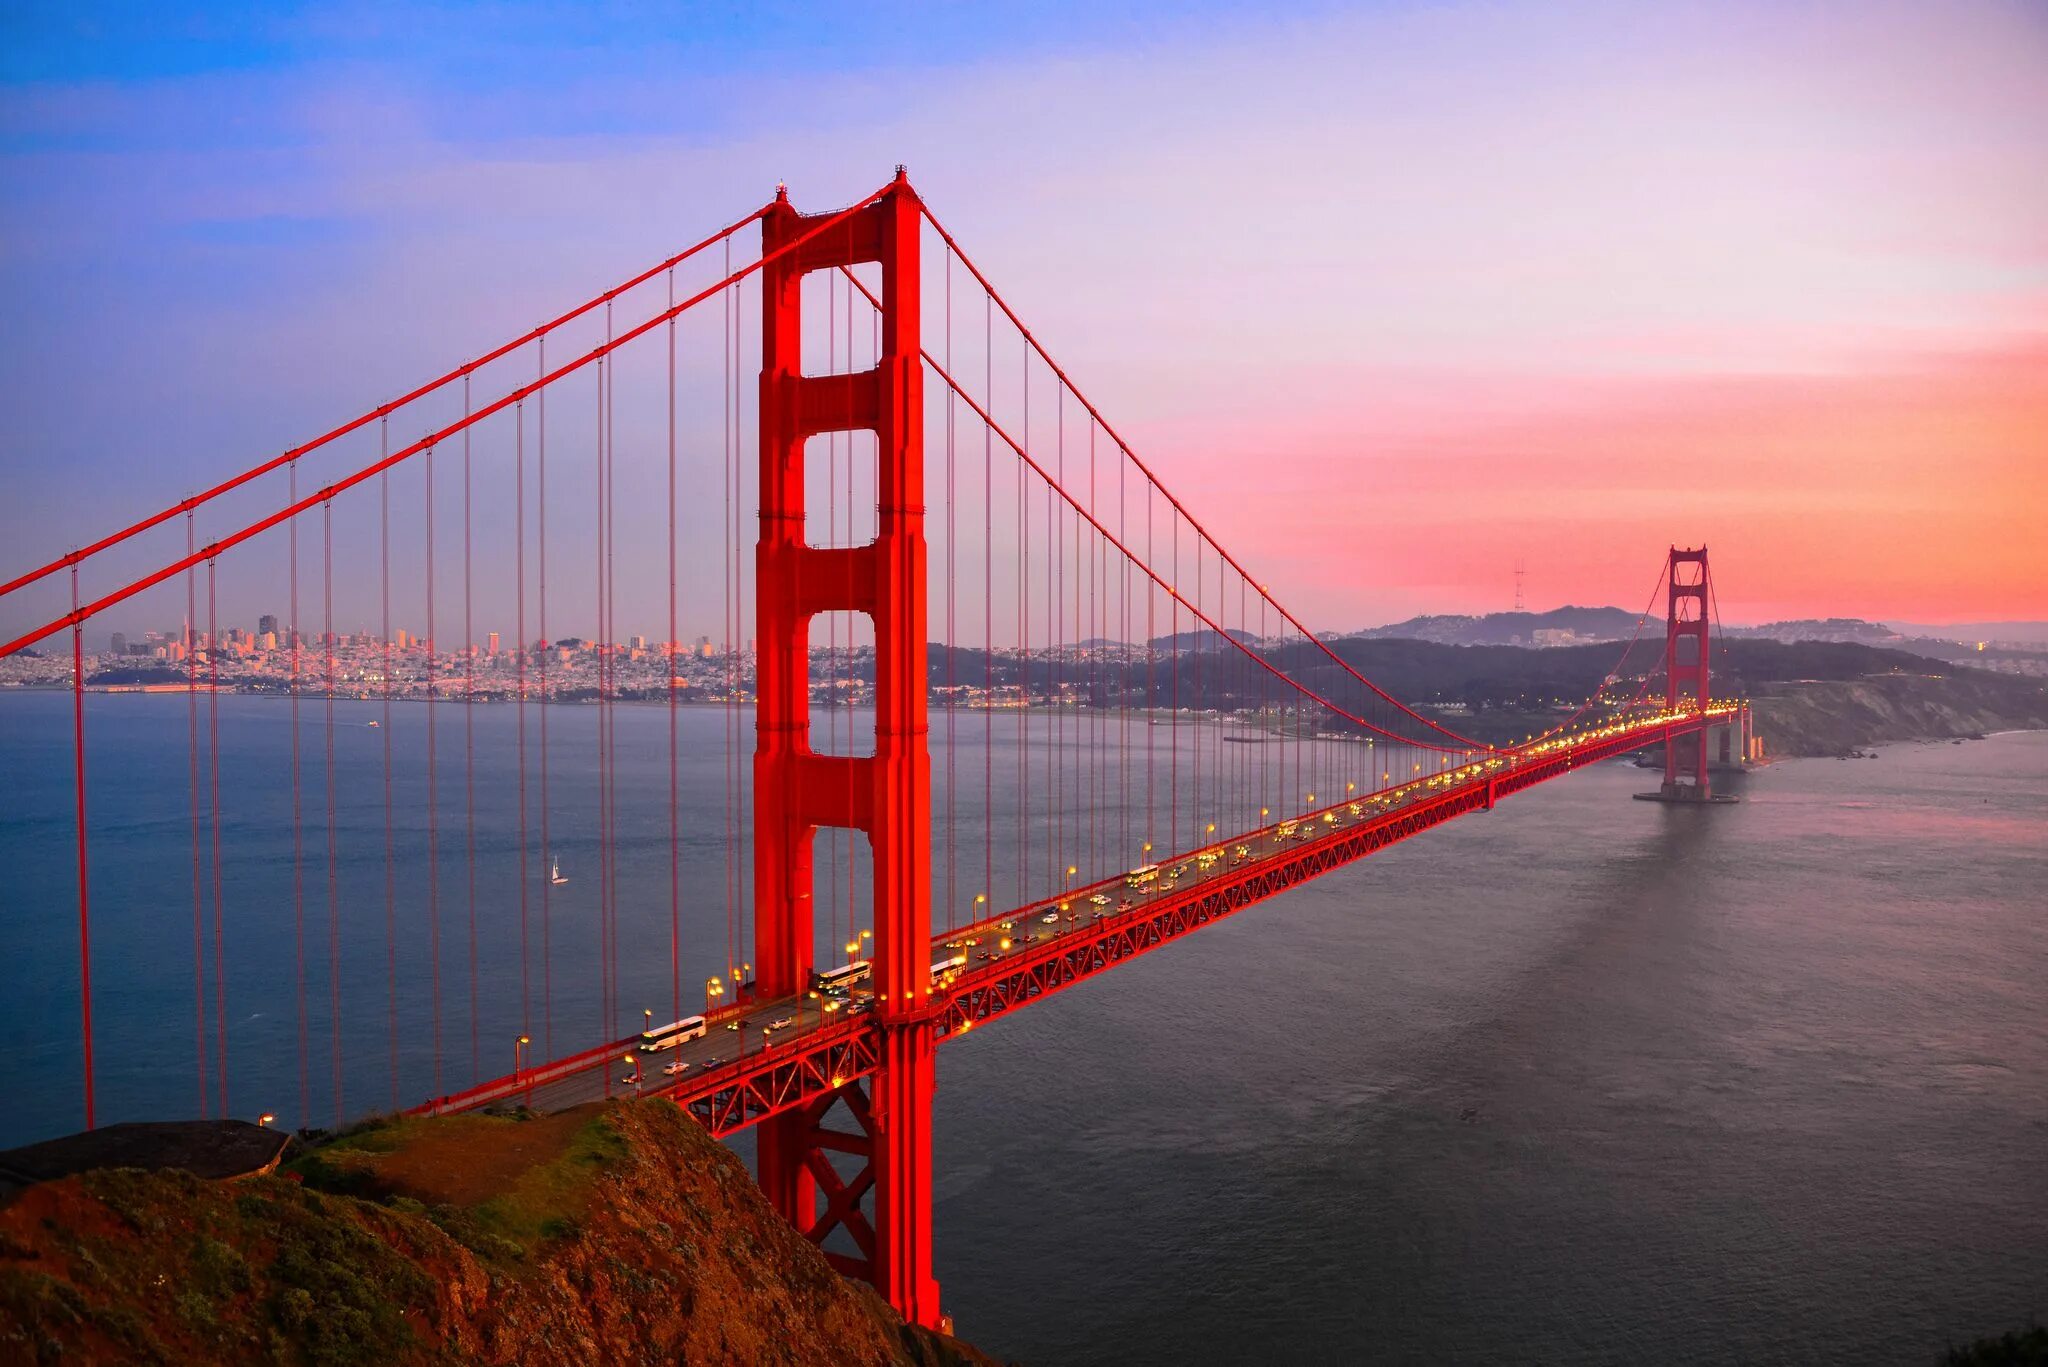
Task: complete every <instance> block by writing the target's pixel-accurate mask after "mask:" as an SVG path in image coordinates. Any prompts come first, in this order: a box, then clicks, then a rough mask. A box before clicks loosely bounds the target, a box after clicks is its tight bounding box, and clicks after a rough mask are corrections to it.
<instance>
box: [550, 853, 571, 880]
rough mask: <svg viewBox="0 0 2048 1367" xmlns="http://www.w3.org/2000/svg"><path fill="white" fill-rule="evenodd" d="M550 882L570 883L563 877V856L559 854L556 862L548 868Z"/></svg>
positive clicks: (555, 859)
mask: <svg viewBox="0 0 2048 1367" xmlns="http://www.w3.org/2000/svg"><path fill="white" fill-rule="evenodd" d="M548 881H549V882H550V883H566V882H568V881H569V880H568V879H566V878H564V877H563V876H562V856H560V855H559V854H558V855H556V856H555V858H554V862H553V863H552V864H550V865H549V866H548Z"/></svg>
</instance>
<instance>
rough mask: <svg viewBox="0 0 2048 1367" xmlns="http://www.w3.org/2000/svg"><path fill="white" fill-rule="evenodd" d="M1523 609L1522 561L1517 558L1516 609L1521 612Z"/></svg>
mask: <svg viewBox="0 0 2048 1367" xmlns="http://www.w3.org/2000/svg"><path fill="white" fill-rule="evenodd" d="M1522 610H1523V609H1522V562H1521V561H1520V560H1517V561H1515V611H1516V612H1521V611H1522Z"/></svg>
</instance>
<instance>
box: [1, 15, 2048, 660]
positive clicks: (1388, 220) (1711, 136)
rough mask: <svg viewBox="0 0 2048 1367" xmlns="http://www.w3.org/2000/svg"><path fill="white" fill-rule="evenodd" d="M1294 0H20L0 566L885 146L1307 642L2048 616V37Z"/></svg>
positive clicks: (2016, 20)
mask: <svg viewBox="0 0 2048 1367" xmlns="http://www.w3.org/2000/svg"><path fill="white" fill-rule="evenodd" d="M1270 8H1271V7H1269V6H1267V5H1250V4H1246V5H1236V4H1212V5H1206V6H1193V7H1190V6H1184V5H1166V4H1163V3H1162V4H1137V5H1116V4H1102V3H1072V4H1053V5H1008V4H997V5H962V6H952V7H947V8H945V9H942V10H938V11H935V12H933V13H926V12H924V10H923V9H922V8H921V7H915V6H907V5H894V4H886V3H885V4H876V5H866V6H858V7H852V6H848V7H822V6H821V7H817V9H816V10H815V11H814V10H813V9H812V8H811V7H806V6H800V5H789V4H779V5H778V4H766V5H735V6H725V5H719V6H704V7H697V9H696V11H695V12H694V13H691V14H685V12H684V7H661V8H657V7H654V6H641V5H635V4H606V5H596V6H585V5H579V4H569V3H560V4H512V5H507V6H501V7H494V8H493V9H492V10H491V11H489V13H488V16H484V15H479V14H474V13H471V12H470V11H468V10H466V9H464V8H460V7H454V6H435V5H419V4H404V5H399V4H394V5H360V6H358V5H341V6H288V7H273V6H267V5H249V6H225V5H222V6H201V7H198V17H196V18H183V19H172V18H169V17H166V15H165V14H163V13H161V12H160V11H159V7H155V6H146V5H140V4H138V5H133V6H91V5H88V6H83V7H76V8H74V7H52V8H51V9H50V10H49V11H48V12H47V13H44V14H34V13H29V12H26V11H24V10H23V9H22V8H21V7H15V8H14V9H13V10H12V11H11V12H10V14H9V15H8V16H7V17H5V18H0V81H4V85H0V155H4V157H5V170H4V172H0V176H4V181H0V184H4V195H0V290H4V297H5V298H6V299H7V301H8V310H7V312H8V316H9V326H8V327H7V329H6V330H5V332H4V333H0V404H4V406H5V411H6V413H7V415H8V421H7V423H6V428H5V431H4V433H0V465H4V467H5V471H6V478H5V481H4V487H5V493H4V494H0V575H5V574H8V573H12V572H13V571H16V570H19V569H21V568H25V567H26V566H27V565H28V564H29V563H31V562H35V561H40V560H41V559H43V558H45V557H46V556H48V555H50V554H55V553H59V552H61V551H63V550H64V549H66V548H67V547H68V546H70V545H71V544H73V543H75V542H76V541H78V540H80V539H83V538H85V537H87V536H90V535H93V534H96V533H98V532H100V531H102V530H105V529H106V528H107V527H109V526H111V525H113V524H114V523H115V522H116V521H117V520H122V519H125V518H127V517H132V516H135V515H139V514H141V513H143V512H146V511H150V510H153V509H154V508H155V507H157V506H160V505H162V504H163V503H166V502H169V501H171V500H172V499H175V498H177V497H179V496H180V495H182V494H183V493H185V492H187V491H188V490H189V489H190V488H191V487H193V486H194V485H195V484H197V483H199V482H201V481H202V480H204V479H207V478H209V477H218V476H220V475H222V474H224V473H226V472H227V471H229V470H230V469H233V468H236V467H239V466H242V465H246V464H250V463H253V462H254V461H256V460H258V459H261V458H263V457H264V456H266V455H268V454H270V453H272V452H274V451H276V450H277V449H279V448H281V447H283V446H286V445H289V444H291V443H293V442H294V441H297V440H301V439H303V438H304V437H306V436H308V435H310V434H312V433H314V432H317V431H319V430H322V429H323V428H324V427H326V426H327V425H330V424H331V423H332V422H334V421H336V420H339V419H340V418H343V417H346V416H349V415H352V414H353V413H354V412H356V411H359V410H360V409H362V408H365V407H367V406H369V405H370V404H373V403H375V402H376V401H378V400H379V399H380V398H383V397H385V396H387V395H388V394H390V393H393V392H396V391H398V390H400V389H402V388H404V387H405V386H406V385H407V384H408V383H410V382H412V381H414V380H415V379H417V378H419V377H421V376H424V375H426V374H429V373H434V372H438V370H440V369H442V368H445V367H446V366H448V365H450V364H452V363H454V362H456V361H459V360H460V359H462V358H463V357H464V356H467V355H472V354H475V353H476V352H478V351H480V350H481V349H483V348H484V347H485V346H488V345H490V344H492V343H494V342H496V341H498V340H500V339H502V338H503V337H505V336H508V335H510V334H512V333H515V332H518V331H521V330H523V329H524V328H526V327H528V326H530V325H531V324H532V322H533V321H534V320H535V319H537V318H539V317H541V316H543V315H545V314H547V313H548V312H550V311H552V310H554V309H557V308H559V307H561V306H563V305H565V304H566V303H570V302H574V301H575V300H578V299H581V298H582V297H584V296H585V295H587V294H588V293H590V292H591V291H593V290H594V289H597V288H600V287H602V286H603V285H604V284H605V283H606V282H608V281H610V280H613V279H616V278H619V277H621V276H623V275H625V274H627V273H629V272H630V271H632V270H635V269H637V268H639V267H641V266H643V265H645V264H648V263H650V262H652V261H654V260H658V259H660V258H661V257H662V256H663V255H665V254H666V253H668V252H669V251H671V250H673V249H674V247H675V246H676V245H677V244H679V243H681V242H683V241H686V240H688V239H690V238H694V237H696V236H699V235H701V234H702V233H703V232H704V231H708V230H709V229H710V228H712V227H714V226H716V225H717V224H719V223H722V222H725V221H728V220H730V219H732V218H734V217H737V216H738V215H739V214H741V213H744V212H745V211H746V210H747V209H749V208H751V207H752V206H754V205H755V204H758V203H759V202H760V201H761V200H762V199H763V198H764V197H765V196H766V194H767V193H768V192H770V191H771V190H772V187H773V186H774V184H775V183H776V181H778V180H786V181H787V182H788V183H789V185H790V186H791V189H792V193H793V194H794V195H795V196H796V197H797V198H798V200H799V201H800V202H801V203H804V204H807V205H816V206H827V205H833V204H838V203H842V202H845V201H847V200H849V199H852V198H854V197H856V196H858V195H859V194H861V193H863V192H865V191H866V190H868V189H871V188H872V187H873V186H874V185H876V184H878V183H879V182H880V181H881V180H883V179H885V178H886V176H887V175H888V173H889V170H890V168H891V167H892V166H893V165H894V164H895V163H897V162H905V163H907V164H908V165H909V167H910V171H911V174H912V176H913V177H914V179H915V181H916V183H917V185H918V187H919V189H920V190H921V192H922V193H923V194H924V195H925V197H926V198H927V200H928V201H930V202H931V203H932V204H933V205H934V206H935V207H936V208H937V209H938V211H939V212H940V213H941V214H942V216H944V217H945V218H946V220H947V221H948V224H949V226H951V227H952V228H953V229H954V231H955V232H956V233H957V234H958V235H959V236H960V238H961V239H962V240H963V241H964V242H966V243H968V244H970V246H971V249H972V250H973V251H974V253H975V255H976V257H977V259H978V260H979V261H980V262H981V263H982V264H984V265H985V266H986V267H987V268H988V269H989V270H990V272H991V273H992V274H993V275H994V276H995V278H996V279H997V281H998V282H999V283H1000V284H1001V285H1002V286H1003V287H1004V289H1005V291H1006V293H1007V294H1008V296H1009V297H1010V299H1011V300H1012V302H1013V303H1015V304H1016V305H1017V307H1018V309H1019V311H1020V312H1021V313H1022V314H1023V315H1024V316H1025V317H1026V318H1027V319H1028V320H1030V322H1031V324H1032V326H1033V328H1034V330H1035V331H1037V333H1038V334H1039V335H1040V336H1041V337H1043V338H1044V339H1045V340H1046V341H1047V342H1048V344H1049V345H1050V346H1051V347H1052V348H1053V349H1054V351H1055V354H1057V355H1059V356H1060V358H1061V359H1062V362H1063V363H1064V364H1065V365H1066V366H1067V368H1068V369H1069V370H1070V371H1072V372H1073V373H1074V374H1075V375H1076V376H1077V378H1079V379H1080V380H1081V381H1082V383H1083V384H1084V386H1085V387H1086V388H1087V389H1088V390H1089V392H1090V394H1091V396H1092V397H1094V398H1095V399H1096V401H1097V402H1098V403H1100V404H1101V405H1102V407H1103V408H1104V409H1105V411H1107V412H1108V413H1109V414H1111V415H1112V417H1113V418H1114V419H1115V420H1116V421H1117V422H1118V423H1119V425H1120V426H1121V427H1122V429H1123V431H1124V432H1125V434H1126V435H1127V436H1128V437H1130V438H1131V440H1132V442H1133V444H1134V445H1135V446H1136V447H1137V448H1138V450H1139V451H1140V452H1141V453H1143V454H1144V455H1145V456H1146V457H1147V459H1148V460H1149V461H1150V462H1151V463H1152V464H1153V465H1154V466H1155V468H1157V469H1158V470H1159V471H1160V472H1161V474H1162V476H1163V477H1164V478H1165V479H1166V480H1167V482H1168V483H1169V484H1170V485H1171V486H1172V487H1174V488H1175V490H1176V491H1177V492H1178V493H1179V494H1180V496H1181V497H1182V498H1183V500H1184V501H1185V502H1187V503H1188V504H1189V505H1190V506H1191V507H1192V508H1193V509H1194V510H1195V511H1196V513H1197V514H1198V515H1200V516H1201V517H1203V518H1204V520H1205V521H1206V522H1207V523H1208V524H1209V526H1210V527H1211V528H1212V529H1213V530H1214V531H1215V532H1216V533H1217V534H1218V536H1219V538H1220V539H1221V540H1222V541H1223V542H1224V543H1225V544H1226V545H1228V546H1230V547H1231V548H1232V549H1233V550H1234V551H1235V552H1236V553H1237V554H1238V555H1239V556H1240V557H1241V558H1242V559H1243V560H1245V561H1246V562H1247V563H1248V564H1249V565H1251V566H1252V567H1253V568H1254V569H1255V570H1256V571H1257V572H1258V573H1259V574H1260V575H1261V577H1263V578H1265V579H1267V580H1268V581H1269V582H1270V583H1271V584H1272V586H1273V588H1274V590H1275V591H1276V593H1278V594H1279V595H1280V596H1281V597H1282V598H1283V599H1284V600H1286V601H1289V602H1290V603H1291V604H1294V605H1296V607H1297V610H1298V611H1300V612H1301V613H1302V615H1303V616H1305V617H1306V618H1307V619H1308V620H1309V621H1310V622H1311V623H1313V624H1314V625H1317V626H1319V627H1324V628H1330V629H1348V628H1354V627H1359V626H1364V625H1370V624H1374V623H1378V622H1384V621H1389V620H1394V619H1397V618H1400V617H1403V616H1406V615H1409V614H1411V613H1414V612H1418V611H1488V610H1494V609H1501V608H1505V607H1507V606H1509V605H1510V604H1511V601H1512V598H1513V592H1514V585H1513V570H1514V566H1515V564H1516V562H1517V561H1520V562H1523V563H1525V564H1526V566H1527V579H1526V591H1527V595H1528V597H1529V599H1530V602H1531V604H1532V606H1537V607H1547V606H1553V605H1556V604H1560V603H1567V602H1575V603H1615V604H1620V605H1622V606H1627V607H1630V608H1633V607H1635V606H1636V605H1638V604H1639V603H1640V602H1641V600H1642V597H1643V595H1644V593H1645V592H1646V591H1647V589H1648V586H1649V576H1650V575H1651V573H1652V572H1653V571H1654V569H1655V565H1656V562H1657V559H1658V557H1659V556H1661V554H1662V551H1663V548H1664V547H1665V546H1666V545H1667V544H1669V543H1671V542H1674V541H1676V542H1680V543H1687V544H1697V543H1699V542H1705V543H1707V544H1708V545H1710V546H1711V547H1712V549H1713V552H1714V556H1715V563H1716V572H1717V576H1718V579H1719V586H1720V594H1721V605H1722V609H1723V612H1724V614H1725V616H1726V617H1727V618H1728V619H1730V620H1732V621H1744V622H1751V621H1763V620H1771V619H1775V618H1783V617H1790V616H1833V615H1839V616H1863V617H1870V618H1877V619H1891V620H1908V621H1919V622H1928V621H1979V620H1987V619H2019V618H2034V619H2039V618H2048V529H2044V523H2048V150H2044V149H2048V8H2044V7H2043V6H2041V5H2040V4H2038V3H2030V2H2029V0H2006V2H2004V3H1975V2H1974V0H1957V2H1956V3H1942V4H1888V3H1882V2H1880V3H1802V4H1785V3H1759V4H1743V3H1703V4H1697V5H1640V4H1621V3H1614V4H1593V3H1563V4H1557V3H1516V2H1514V0H1501V2H1499V3H1483V4H1482V3H1442V4H1422V3H1383V4H1370V5H1362V6H1339V5H1313V6H1305V7H1300V8H1298V9H1297V10H1296V11H1295V13H1294V17H1291V18H1287V19H1285V20H1275V19H1274V18H1272V17H1271V15H1270V13H1269V9H1270ZM81 14H83V15H85V16H87V17H84V18H81V17H79V16H80V15H81ZM1361 528H1370V529H1371V535H1370V536H1365V535H1362V534H1361Z"/></svg>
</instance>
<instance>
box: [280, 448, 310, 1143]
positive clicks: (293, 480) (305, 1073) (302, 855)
mask: <svg viewBox="0 0 2048 1367" xmlns="http://www.w3.org/2000/svg"><path fill="white" fill-rule="evenodd" d="M289 468H290V474H289V476H288V479H289V483H290V491H291V492H290V497H291V501H292V502H293V503H295V504H296V503H297V502H298V501H299V463H298V462H297V461H293V462H292V463H291V465H290V467H289ZM289 540H290V553H291V560H292V568H291V602H290V604H289V607H290V610H291V615H290V616H289V617H288V618H286V625H285V631H286V633H287V634H288V635H289V636H290V638H291V639H290V641H289V642H288V647H289V649H290V651H291V695H292V970H293V980H294V986H295V987H296V989H297V992H296V996H297V998H298V1008H299V1125H300V1127H301V1128H304V1127H305V1126H308V1125H311V1124H312V1123H313V1083H312V1077H311V1073H310V1069H309V1060H308V1054H307V1044H306V833H305V829H304V827H303V826H302V825H301V821H302V819H303V817H302V811H303V804H302V802H301V799H300V787H299V520H298V519H297V518H296V517H295V518H293V519H292V520H291V526H290V538H289Z"/></svg>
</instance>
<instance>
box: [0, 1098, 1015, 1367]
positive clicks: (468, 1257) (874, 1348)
mask: <svg viewBox="0 0 2048 1367" xmlns="http://www.w3.org/2000/svg"><path fill="white" fill-rule="evenodd" d="M0 1361H4V1362H9V1363H13V1362H24V1363H27V1362H35V1363H56V1362H63V1363H66V1364H75V1363H93V1362H107V1363H114V1362H120V1363H130V1362H138V1363H141V1362H147V1363H191V1364H201V1363H205V1364H213V1363H225V1362H235V1363H245V1362H246V1363H280V1364H284V1363H292V1364H297V1363H304V1364H319V1365H320V1367H328V1365H329V1364H332V1365H333V1367H344V1365H345V1364H358V1363H360V1364H366V1365H367V1364H414V1363H419V1364H425V1363H456V1362H475V1363H521V1364H528V1365H529V1367H549V1365H550V1364H565V1365H566V1364H571V1363H575V1364H586V1363H605V1364H620V1365H622V1367H623V1365H624V1364H639V1363H662V1364H670V1363H687V1364H711V1363H735V1364H737V1363H762V1364H792V1365H794V1364H817V1365H818V1367H828V1364H829V1367H842V1365H843V1364H877V1367H880V1365H881V1364H914V1365H915V1367H950V1365H952V1364H960V1365H961V1367H980V1365H981V1364H992V1363H993V1361H994V1360H993V1359H990V1358H987V1357H985V1356H983V1355H982V1354H980V1353H979V1352H977V1351H975V1350H974V1349H972V1348H970V1347H968V1346H967V1345H965V1344H963V1343H961V1342H959V1341H958V1340H955V1339H952V1338H949V1337H946V1336H944V1335H939V1334H934V1333H930V1332H927V1331H925V1330H922V1329H918V1328H916V1327H914V1326H909V1325H906V1324H904V1323H903V1321H902V1320H901V1319H900V1318H898V1317H897V1316H896V1314H895V1313H894V1312H893V1311H891V1310H890V1309H889V1307H888V1306H887V1305H885V1304H884V1303H883V1302H882V1301H881V1299H880V1298H879V1297H877V1296H876V1295H875V1294H874V1293H873V1292H872V1291H870V1290H869V1289H868V1288H866V1287H865V1286H861V1285H858V1284H856V1283H853V1282H850V1281H848V1280H846V1279H845V1278H843V1277H841V1276H839V1275H838V1274H837V1273H835V1272H834V1271H833V1270H832V1269H831V1268H830V1267H829V1266H827V1264H826V1262H825V1260H824V1258H823V1256H822V1255H821V1254H820V1253H819V1251H818V1250H817V1249H816V1248H814V1247H812V1246H811V1244H810V1243H809V1242H808V1241H807V1240H805V1239H803V1238H802V1237H801V1236H799V1235H798V1234H797V1233H796V1232H795V1231H794V1230H792V1229H791V1228H790V1227H789V1226H788V1225H787V1224H785V1223H783V1222H782V1221H781V1220H780V1219H779V1218H777V1217H776V1216H775V1214H774V1213H773V1212H772V1211H771V1210H770V1209H769V1208H768V1206H767V1204H766V1203H765V1202H764V1201H763V1200H762V1198H761V1196H760V1193H759V1191H758V1189H757V1188H756V1187H755V1186H754V1184H753V1182H752V1180H751V1179H750V1178H749V1177H748V1175H747V1172H746V1170H745V1168H744V1167H743V1166H741V1164H740V1163H739V1161H738V1160H737V1159H735V1158H734V1157H733V1155H732V1154H730V1153H729V1152H727V1151H726V1150H725V1149H724V1148H723V1147H722V1146H720V1145H719V1144H717V1143H715V1142H713V1141H712V1140H711V1139H710V1138H709V1137H707V1136H706V1135H705V1134H704V1133H703V1131H702V1130H700V1129H699V1128H698V1127H697V1126H695V1125H694V1124H692V1123H690V1122H689V1121H688V1120H687V1119H686V1118H685V1117H684V1116H683V1115H682V1114H681V1113H680V1112H679V1111H677V1110H676V1109H675V1108H674V1107H673V1106H671V1105H669V1104H667V1103H665V1102H658V1101H644V1102H615V1103H606V1104H602V1105H594V1106H587V1107H580V1108H578V1109H576V1110H573V1111H567V1112H563V1113H561V1114H559V1115H552V1116H536V1117H498V1116H481V1115H475V1116H458V1117H450V1118H447V1119H442V1120H403V1121H395V1122H388V1123H384V1124H379V1125H373V1126H370V1127H367V1128H365V1129H362V1130H359V1131H357V1132H355V1133H352V1134H349V1135H347V1136H344V1137H343V1138H340V1139H338V1140H335V1141H334V1142H332V1143H329V1144H327V1145H324V1146H322V1147H320V1148H317V1149H315V1150H313V1151H311V1152H309V1153H306V1154H304V1155H302V1156H300V1157H298V1158H297V1159H295V1160H293V1161H292V1162H290V1163H288V1164H287V1165H286V1166H285V1167H284V1168H283V1169H282V1170H280V1171H279V1172H278V1173H276V1174H274V1175H269V1176H261V1177H255V1178H250V1179H246V1180H242V1181H237V1182H210V1181H205V1180H202V1179H200V1178H197V1177H193V1176H191V1175H189V1174H187V1173H184V1172H177V1171H167V1172H157V1173H148V1172H141V1171H137V1170H134V1169H105V1170H100V1171H95V1172H89V1173H85V1174H83V1175H81V1176H76V1177H67V1178H64V1179H62V1180H59V1181H52V1182H44V1183H40V1184H38V1185H36V1186H32V1187H29V1188H28V1189H27V1190H25V1191H23V1192H20V1193H19V1194H18V1195H16V1196H15V1197H14V1198H13V1200H12V1201H11V1202H9V1204H8V1205H7V1206H6V1207H5V1208H0Z"/></svg>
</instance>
